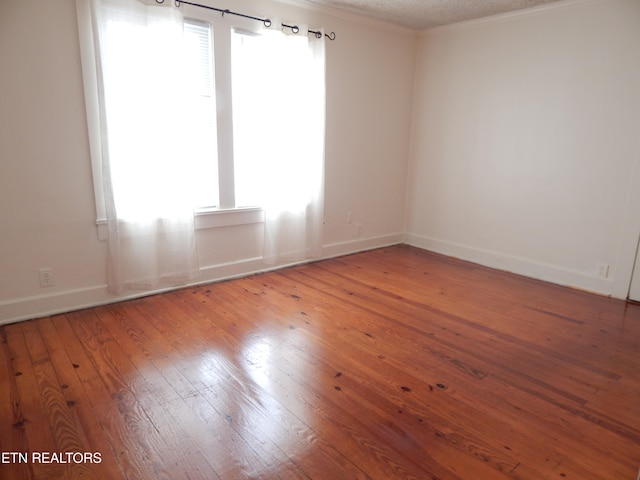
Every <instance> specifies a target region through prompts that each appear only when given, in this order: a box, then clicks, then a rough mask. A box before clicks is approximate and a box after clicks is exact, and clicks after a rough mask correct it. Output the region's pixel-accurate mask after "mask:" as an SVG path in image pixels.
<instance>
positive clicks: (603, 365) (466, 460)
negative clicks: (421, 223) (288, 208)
mask: <svg viewBox="0 0 640 480" xmlns="http://www.w3.org/2000/svg"><path fill="white" fill-rule="evenodd" d="M638 404H640V305H634V304H628V303H625V302H622V301H618V300H613V299H610V298H605V297H601V296H597V295H592V294H588V293H585V292H581V291H577V290H573V289H568V288H563V287H559V286H555V285H549V284H547V283H544V282H540V281H537V280H533V279H528V278H524V277H521V276H517V275H512V274H508V273H505V272H499V271H496V270H491V269H488V268H486V267H482V266H479V265H473V264H470V263H468V262H463V261H460V260H456V259H453V258H449V257H444V256H441V255H437V254H434V253H430V252H426V251H424V250H420V249H416V248H413V247H407V246H394V247H388V248H382V249H377V250H372V251H368V252H363V253H359V254H354V255H350V256H346V257H340V258H334V259H329V260H325V261H321V262H315V263H309V264H304V265H299V266H296V267H291V268H287V269H283V270H277V271H273V272H270V273H265V274H260V275H254V276H249V277H245V278H241V279H236V280H232V281H227V282H220V283H216V284H210V285H202V286H198V287H194V288H188V289H183V290H176V291H172V292H167V293H164V294H161V295H155V296H149V297H144V298H139V299H136V300H131V301H127V302H122V303H119V304H113V305H108V306H102V307H96V308H93V309H87V310H82V311H78V312H72V313H68V314H64V315H56V316H54V317H45V318H41V319H36V320H32V321H27V322H22V323H18V324H13V325H6V326H2V327H0V451H2V452H7V451H15V452H26V453H31V452H56V451H60V450H63V451H78V450H85V451H97V452H101V456H102V462H101V463H100V464H88V463H83V464H77V465H76V464H74V465H69V464H48V465H47V464H42V463H34V462H31V461H30V462H26V463H17V462H12V463H5V464H3V463H0V479H4V478H7V479H9V478H10V479H12V480H13V479H14V478H15V479H43V480H44V479H46V480H50V479H56V478H59V479H74V478H105V479H106V478H109V479H112V478H123V479H136V480H137V479H141V480H145V479H180V478H184V479H195V478H200V479H221V480H235V479H238V480H245V479H265V480H271V479H274V480H275V479H286V480H289V479H291V480H294V479H296V480H302V479H304V480H324V479H334V478H336V479H338V478H339V479H341V480H342V479H345V480H347V479H362V480H400V479H404V480H406V479H420V480H423V479H427V480H429V479H432V480H433V479H439V480H467V479H470V478H473V479H474V480H476V479H477V480H500V479H505V480H506V479H521V480H539V479H557V480H563V479H573V480H612V479H614V478H615V479H616V480H617V479H625V478H629V479H635V477H636V476H637V473H638V469H639V467H640V416H638V415H637V406H638Z"/></svg>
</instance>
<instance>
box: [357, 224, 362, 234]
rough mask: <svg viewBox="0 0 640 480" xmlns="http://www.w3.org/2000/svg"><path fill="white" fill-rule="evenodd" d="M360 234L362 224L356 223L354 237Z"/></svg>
mask: <svg viewBox="0 0 640 480" xmlns="http://www.w3.org/2000/svg"><path fill="white" fill-rule="evenodd" d="M361 235H362V224H361V223H356V237H359V236H361Z"/></svg>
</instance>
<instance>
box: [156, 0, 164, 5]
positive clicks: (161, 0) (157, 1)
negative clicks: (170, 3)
mask: <svg viewBox="0 0 640 480" xmlns="http://www.w3.org/2000/svg"><path fill="white" fill-rule="evenodd" d="M156 3H159V4H161V5H162V4H163V3H164V0H156Z"/></svg>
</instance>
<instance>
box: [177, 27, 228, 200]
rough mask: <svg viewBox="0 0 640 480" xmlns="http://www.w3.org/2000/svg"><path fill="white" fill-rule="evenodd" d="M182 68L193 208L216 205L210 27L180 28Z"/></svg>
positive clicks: (216, 154)
mask: <svg viewBox="0 0 640 480" xmlns="http://www.w3.org/2000/svg"><path fill="white" fill-rule="evenodd" d="M184 33H185V68H186V71H187V72H186V73H187V74H186V75H185V78H186V79H187V82H188V83H187V85H186V86H185V87H184V88H185V90H186V91H187V92H190V93H191V94H192V95H190V97H189V100H190V101H191V105H190V108H189V111H190V112H191V115H192V117H193V120H194V121H193V127H192V128H194V131H193V132H191V135H190V142H189V150H188V155H190V156H191V157H192V158H193V164H194V166H195V169H196V171H197V172H198V174H197V175H194V178H193V181H194V190H195V202H196V206H198V207H200V208H213V207H218V206H219V193H218V192H219V189H218V181H219V180H218V179H219V177H218V136H217V134H216V132H217V122H216V98H215V87H214V85H215V83H214V72H213V48H212V35H211V26H210V25H209V24H207V23H203V22H198V21H195V20H188V21H186V22H185V25H184Z"/></svg>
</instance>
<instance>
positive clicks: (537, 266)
mask: <svg viewBox="0 0 640 480" xmlns="http://www.w3.org/2000/svg"><path fill="white" fill-rule="evenodd" d="M404 243H406V244H408V245H412V246H414V247H418V248H422V249H424V250H429V251H432V252H435V253H441V254H443V255H447V256H451V257H455V258H459V259H461V260H466V261H469V262H473V263H477V264H479V265H484V266H486V267H490V268H495V269H497V270H503V271H507V272H512V273H516V274H518V275H524V276H526V277H531V278H535V279H538V280H543V281H546V282H550V283H555V284H558V285H563V286H567V287H572V288H577V289H580V290H585V291H588V292H592V293H597V294H600V295H612V292H613V281H612V279H610V278H606V279H605V278H600V277H597V276H596V275H595V273H594V274H593V275H589V274H587V273H585V272H581V271H576V270H570V269H567V268H563V267H560V266H558V265H552V264H547V263H542V262H537V261H535V260H531V259H528V258H522V257H517V256H512V255H506V254H503V253H500V252H494V251H490V250H484V249H481V248H477V247H472V246H469V245H463V244H459V243H455V242H449V241H445V240H438V239H435V238H429V237H425V236H421V235H415V234H409V233H407V234H405V237H404Z"/></svg>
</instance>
